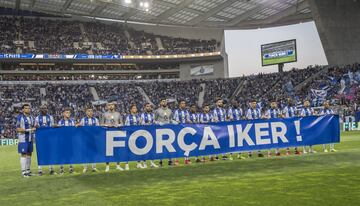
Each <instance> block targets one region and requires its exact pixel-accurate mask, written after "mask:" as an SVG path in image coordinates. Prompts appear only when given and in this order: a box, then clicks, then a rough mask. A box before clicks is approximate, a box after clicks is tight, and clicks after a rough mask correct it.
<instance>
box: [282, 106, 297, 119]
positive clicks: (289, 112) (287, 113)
mask: <svg viewBox="0 0 360 206" xmlns="http://www.w3.org/2000/svg"><path fill="white" fill-rule="evenodd" d="M282 113H283V115H284V117H285V118H290V117H295V116H296V107H294V106H286V107H284V109H283V111H282Z"/></svg>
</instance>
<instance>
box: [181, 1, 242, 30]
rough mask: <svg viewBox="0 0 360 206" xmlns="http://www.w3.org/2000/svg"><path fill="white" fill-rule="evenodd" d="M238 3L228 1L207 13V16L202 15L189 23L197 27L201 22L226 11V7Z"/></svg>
mask: <svg viewBox="0 0 360 206" xmlns="http://www.w3.org/2000/svg"><path fill="white" fill-rule="evenodd" d="M235 2H237V0H228V1H225V2H224V3H222V4H220V5H218V6H216V7H215V8H213V9H211V10H210V11H208V12H206V13H205V14H203V15H201V16H198V17H196V18H194V19H192V20H190V21H189V22H188V24H190V25H197V24H199V23H200V22H202V21H204V20H206V19H207V18H209V17H211V16H213V15H215V14H217V13H218V12H220V11H222V10H223V9H225V8H226V7H229V6H230V5H231V4H233V3H235Z"/></svg>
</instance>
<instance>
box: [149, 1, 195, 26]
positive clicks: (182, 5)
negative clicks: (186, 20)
mask: <svg viewBox="0 0 360 206" xmlns="http://www.w3.org/2000/svg"><path fill="white" fill-rule="evenodd" d="M192 2H193V0H183V1H182V2H181V3H180V4H178V5H176V7H172V8H171V9H168V10H166V11H165V12H163V13H162V14H160V15H159V16H157V18H156V20H157V21H158V22H161V20H164V19H167V18H169V17H170V16H172V15H173V14H175V13H176V12H178V11H180V10H182V9H184V8H185V7H187V6H188V5H190V4H191V3H192Z"/></svg>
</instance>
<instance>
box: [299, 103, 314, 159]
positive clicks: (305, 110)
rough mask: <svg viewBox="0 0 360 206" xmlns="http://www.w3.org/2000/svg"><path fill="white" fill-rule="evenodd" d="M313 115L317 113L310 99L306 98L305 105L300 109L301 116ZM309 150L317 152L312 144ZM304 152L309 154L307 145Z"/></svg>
mask: <svg viewBox="0 0 360 206" xmlns="http://www.w3.org/2000/svg"><path fill="white" fill-rule="evenodd" d="M312 115H315V112H314V109H313V108H311V107H310V101H309V100H305V101H304V107H303V108H302V109H301V111H300V116H301V117H307V116H312ZM309 152H310V153H316V151H315V150H314V149H313V147H312V145H310V146H309ZM303 153H304V154H307V151H306V147H305V146H304V147H303Z"/></svg>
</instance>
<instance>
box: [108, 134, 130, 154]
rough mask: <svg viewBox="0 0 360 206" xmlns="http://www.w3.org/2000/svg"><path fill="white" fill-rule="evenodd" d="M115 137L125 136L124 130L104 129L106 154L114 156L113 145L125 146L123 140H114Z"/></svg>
mask: <svg viewBox="0 0 360 206" xmlns="http://www.w3.org/2000/svg"><path fill="white" fill-rule="evenodd" d="M115 137H126V132H125V131H106V156H114V147H125V141H115V140H114V138H115Z"/></svg>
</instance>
